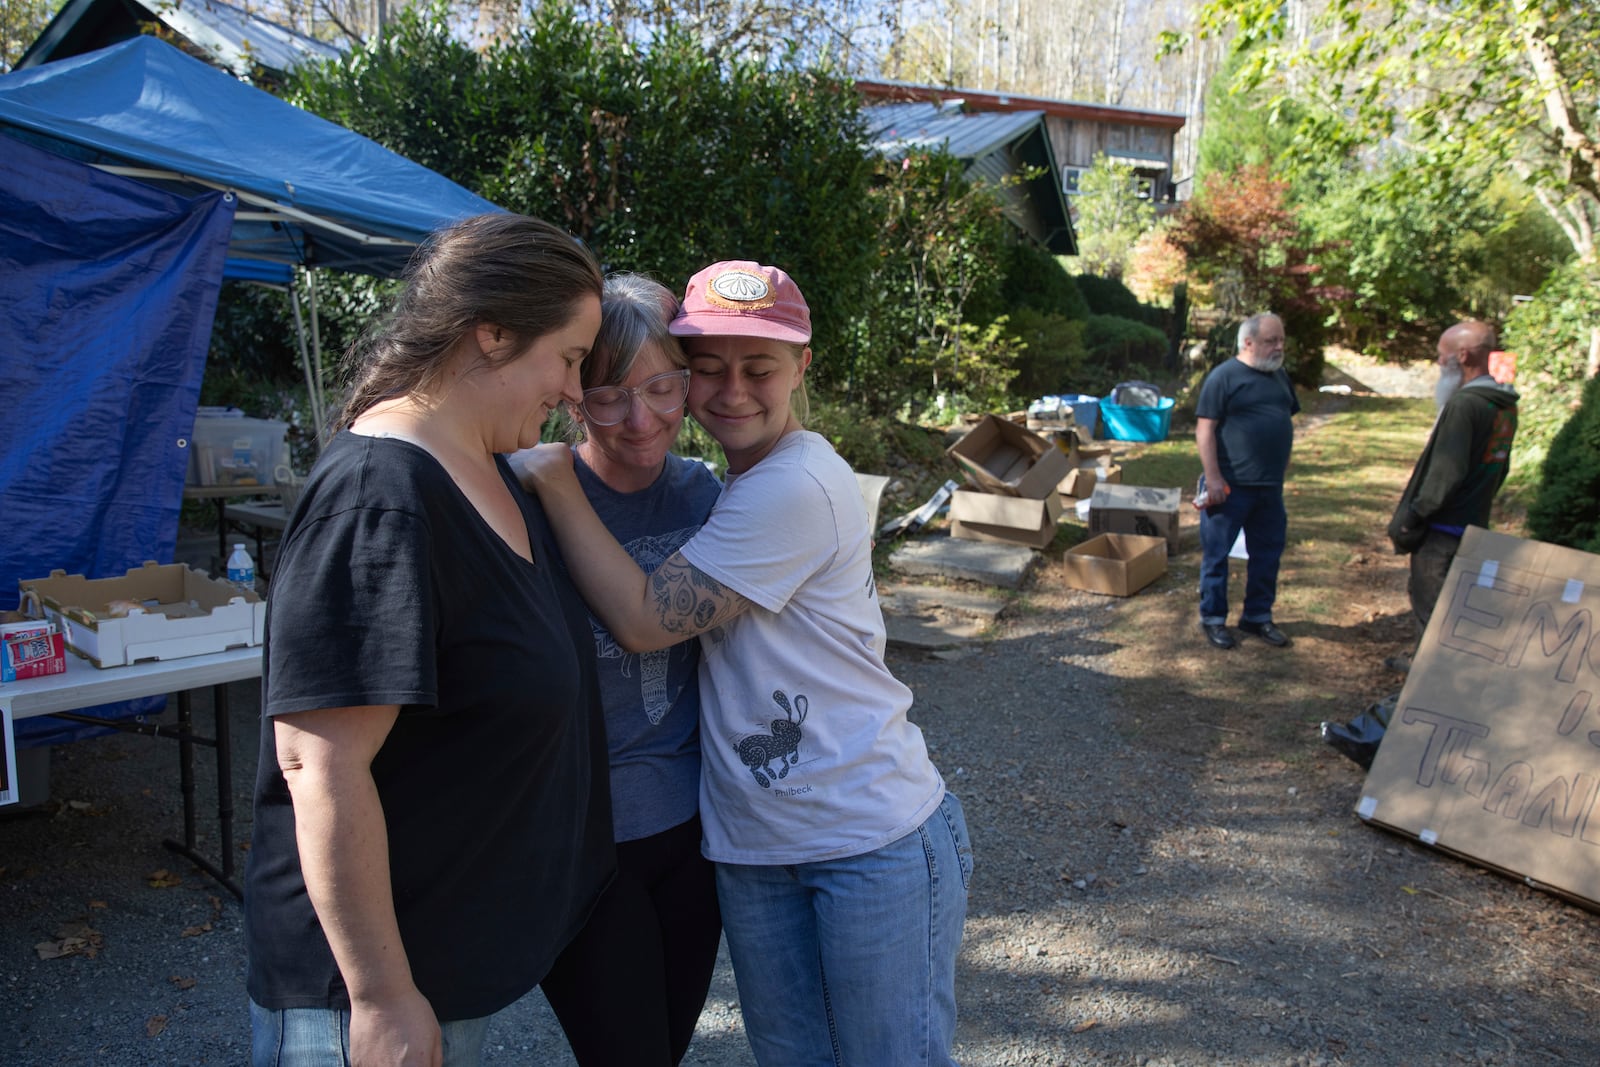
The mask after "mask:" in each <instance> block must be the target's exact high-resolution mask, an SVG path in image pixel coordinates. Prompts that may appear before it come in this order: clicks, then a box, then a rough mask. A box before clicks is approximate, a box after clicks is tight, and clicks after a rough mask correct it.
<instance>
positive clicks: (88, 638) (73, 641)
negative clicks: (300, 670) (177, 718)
mask: <svg viewBox="0 0 1600 1067" xmlns="http://www.w3.org/2000/svg"><path fill="white" fill-rule="evenodd" d="M18 585H19V586H20V587H21V591H22V601H23V603H24V604H26V605H30V606H31V607H32V608H33V609H34V612H33V613H34V614H42V615H44V616H45V617H46V618H48V619H49V620H50V621H51V622H53V623H55V624H56V627H57V629H59V630H60V631H61V633H62V634H63V635H64V636H65V638H66V645H67V647H68V648H69V649H71V650H72V651H73V652H75V653H77V654H78V655H80V656H82V657H83V658H84V659H86V660H88V661H89V662H91V663H93V664H94V665H95V666H96V667H121V666H125V665H127V664H130V663H136V662H138V661H139V660H148V659H180V658H182V657H184V656H203V655H205V654H207V653H210V652H221V651H223V650H225V649H229V648H238V647H242V646H246V645H259V644H261V642H262V639H263V638H264V637H265V635H266V622H267V604H266V601H264V600H262V599H261V597H260V596H258V595H257V594H256V593H254V592H253V591H246V590H243V589H240V588H239V587H238V586H235V585H233V584H231V583H229V582H225V581H222V580H220V579H216V578H212V577H210V576H208V575H206V574H205V573H203V572H201V571H197V570H194V569H193V568H191V567H188V566H185V565H183V564H180V563H169V564H166V565H164V566H163V565H158V564H156V563H146V564H145V565H144V566H142V567H135V568H133V569H131V570H129V571H128V573H127V574H126V575H124V576H123V577H121V578H93V579H90V578H85V577H84V576H83V575H81V574H67V573H65V572H64V571H60V570H56V571H51V572H50V577H48V578H32V579H25V580H24V581H21V582H19V583H18ZM119 600H120V601H131V602H133V603H135V604H137V605H140V606H138V607H133V608H131V609H129V610H128V611H127V613H126V614H113V609H112V607H111V604H112V602H113V601H119Z"/></svg>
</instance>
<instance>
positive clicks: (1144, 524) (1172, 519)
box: [1089, 482, 1183, 556]
mask: <svg viewBox="0 0 1600 1067" xmlns="http://www.w3.org/2000/svg"><path fill="white" fill-rule="evenodd" d="M1182 498H1183V493H1182V491H1181V490H1178V489H1152V488H1150V487H1149V486H1145V485H1116V484H1113V483H1109V482H1102V483H1101V484H1099V485H1097V486H1096V487H1095V489H1094V493H1093V495H1092V496H1091V497H1090V500H1089V532H1090V533H1092V534H1099V533H1129V534H1142V535H1144V536H1146V537H1164V538H1166V540H1167V555H1169V556H1171V555H1173V554H1174V553H1176V552H1177V551H1178V506H1179V504H1180V503H1181V502H1182Z"/></svg>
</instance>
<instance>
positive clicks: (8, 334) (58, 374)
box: [0, 37, 500, 743]
mask: <svg viewBox="0 0 1600 1067" xmlns="http://www.w3.org/2000/svg"><path fill="white" fill-rule="evenodd" d="M7 146H9V147H7ZM36 150H37V151H36ZM0 163H3V164H4V165H3V166H0V397H3V398H4V401H5V403H6V410H7V414H6V417H5V419H4V420H0V516H3V517H4V519H5V524H4V536H3V539H0V608H4V607H10V606H12V605H14V604H15V603H16V594H17V582H18V580H19V579H26V578H36V577H43V576H45V575H47V574H48V573H49V571H50V570H51V569H52V568H55V567H60V568H62V569H64V570H66V571H67V572H68V573H81V574H87V575H88V576H89V577H91V578H97V577H107V576H110V575H117V574H121V573H122V572H123V571H124V570H125V569H126V568H127V567H128V566H130V565H136V564H138V563H139V562H141V561H143V560H145V559H155V560H157V561H159V562H170V561H171V558H172V553H173V542H174V539H175V537H176V534H177V520H178V508H179V506H180V504H181V503H182V495H183V482H184V469H185V462H184V461H185V457H186V453H185V452H184V451H183V447H182V446H183V445H184V444H186V443H187V441H186V440H185V439H186V438H187V436H188V434H189V433H190V431H191V429H192V427H193V424H194V413H195V403H196V400H197V398H198V392H199V379H200V374H201V372H202V369H203V366H204V360H205V352H206V346H207V341H208V338H209V335H210V330H211V323H212V318H213V314H214V312H215V308H216V299H217V292H218V289H219V287H220V286H221V283H222V279H223V277H224V276H227V277H238V278H250V279H254V280H264V281H275V282H287V281H289V280H290V278H291V268H292V267H293V266H294V265H304V266H308V267H327V268H331V269H336V270H343V271H355V272H359V273H364V274H376V275H383V276H389V275H394V274H398V273H399V272H400V270H401V269H402V268H403V267H404V266H405V264H406V261H407V260H408V259H409V258H410V255H411V252H412V249H413V248H414V247H415V245H416V244H417V243H418V242H419V241H421V240H422V239H423V238H424V237H425V236H426V235H427V234H428V233H430V232H431V231H433V230H435V229H437V228H439V227H440V226H443V225H446V224H448V223H450V222H453V221H456V220H458V219H461V218H465V217H467V216H469V215H477V214H481V213H483V212H487V211H498V210H500V209H499V208H497V207H495V205H493V204H491V203H489V202H488V201H487V200H484V199H482V198H481V197H478V196H475V195H474V194H472V193H470V192H468V191H467V190H466V189H463V188H462V187H461V186H459V185H457V184H455V183H454V182H452V181H450V180H448V179H446V178H444V177H442V176H440V175H438V174H435V173H434V172H433V171H431V170H428V169H427V168H426V167H423V166H420V165H418V164H416V163H413V162H411V161H409V160H407V159H405V158H404V157H402V156H398V155H396V154H394V153H393V152H390V151H389V150H388V149H386V148H383V147H382V146H380V145H378V144H375V143H374V142H372V141H369V140H367V139H366V138H365V137H361V136H359V135H358V134H355V133H352V132H350V131H349V130H346V129H344V128H342V127H340V126H335V125H333V124H332V123H329V122H326V121H324V120H322V119H320V118H317V117H316V116H315V115H312V114H310V113H309V112H306V111H302V110H300V109H299V108H296V107H293V106H292V105H289V104H286V103H284V102H283V101H281V100H278V99H277V98H275V97H273V96H272V95H270V94H268V93H265V92H262V91H261V90H259V89H256V88H253V87H252V86H250V85H247V84H245V83H244V82H241V81H239V80H237V79H236V78H234V77H232V76H231V75H228V74H225V73H223V72H222V71H219V70H215V69H213V68H211V67H209V66H207V65H206V64H204V63H202V62H200V61H199V60H196V59H192V58H190V57H189V56H187V55H185V54H184V53H182V52H180V51H178V50H177V49H175V48H173V47H172V46H170V45H167V44H164V43H162V42H161V41H158V40H156V39H154V38H151V37H139V38H135V39H133V40H129V41H124V42H122V43H120V44H116V45H113V46H111V47H109V48H105V49H102V50H100V51H98V52H91V53H88V54H85V55H81V56H74V57H72V58H69V59H62V60H58V61H56V62H53V63H47V64H45V65H43V66H40V67H35V68H31V69H28V70H21V71H14V72H12V73H10V74H5V75H0ZM85 164H88V165H87V166H86V165H85ZM293 303H294V307H295V310H296V319H297V323H298V316H299V304H298V301H294V302H293ZM312 306H313V309H314V307H315V305H314V303H313V305H312ZM301 354H302V359H303V361H305V363H306V377H307V382H308V385H309V386H310V387H311V389H312V403H313V405H314V412H313V414H314V415H315V412H316V410H317V409H319V407H320V402H321V397H320V392H321V389H320V386H321V383H320V377H319V375H320V366H321V362H320V357H319V358H317V359H315V360H312V359H309V358H307V354H306V352H305V348H304V343H303V338H302V346H301ZM316 422H317V424H318V425H319V427H320V426H321V423H322V420H321V418H320V417H317V418H316ZM148 703H149V702H145V704H142V705H138V706H135V707H131V708H128V709H126V710H122V711H111V712H105V713H107V714H130V713H140V712H142V711H144V710H146V706H147V705H148ZM96 710H97V711H100V710H101V709H96ZM41 722H42V720H41ZM41 722H34V723H31V724H24V725H25V726H26V727H27V729H23V730H20V731H19V733H20V734H23V735H26V736H25V737H24V743H27V742H28V741H30V740H31V741H32V743H41V742H44V741H47V740H49V741H53V740H56V739H64V738H65V737H66V736H75V735H76V734H75V733H72V730H75V729H76V728H69V729H68V731H67V732H65V733H56V734H49V733H45V734H41V733H39V732H38V731H39V730H44V729H46V726H44V725H41Z"/></svg>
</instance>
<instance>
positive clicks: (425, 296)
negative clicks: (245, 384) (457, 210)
mask: <svg viewBox="0 0 1600 1067" xmlns="http://www.w3.org/2000/svg"><path fill="white" fill-rule="evenodd" d="M404 279H405V287H404V288H403V289H402V290H401V292H400V295H399V296H398V297H397V298H396V299H395V302H394V305H393V307H392V308H391V309H390V311H389V313H388V315H387V316H386V317H385V318H384V320H383V322H382V324H381V325H379V326H378V327H376V328H375V329H372V330H369V331H368V332H367V333H365V334H363V335H362V336H361V338H360V339H358V340H357V341H356V343H355V344H354V345H352V346H351V348H350V353H349V357H348V362H349V363H350V364H351V365H352V366H353V367H354V368H355V374H354V385H353V387H352V388H351V391H350V398H349V400H347V401H346V402H345V405H344V408H343V410H342V411H341V412H340V414H339V418H338V420H337V423H336V425H335V429H340V430H342V429H347V428H349V426H350V424H351V423H353V422H354V421H355V420H356V418H357V416H359V415H360V414H361V413H362V412H364V411H366V410H367V409H369V408H371V407H372V406H373V405H374V404H378V403H380V402H382V401H384V400H390V399H393V398H394V397H399V396H405V395H406V394H408V393H411V392H413V391H415V390H417V389H422V388H426V387H427V386H428V385H429V384H431V383H432V382H434V381H435V380H436V379H437V377H438V375H439V374H440V372H441V371H442V369H443V368H444V365H445V363H446V362H447V361H448V359H449V358H450V356H451V354H452V353H453V352H454V351H455V347H456V345H457V343H459V342H460V340H461V339H462V338H463V337H465V336H466V335H467V334H468V333H470V332H471V331H472V330H473V329H474V328H476V327H477V326H479V325H482V324H486V323H492V324H493V325H495V326H497V327H499V328H501V329H504V330H508V331H510V333H511V335H512V337H513V339H515V341H516V342H517V343H516V344H515V345H513V346H512V347H511V352H512V354H511V355H509V356H507V357H504V358H505V359H507V360H511V359H516V358H518V357H519V356H521V355H522V354H523V353H525V352H526V351H527V350H528V347H529V346H530V345H532V344H533V342H535V341H537V340H538V339H539V338H540V337H543V336H544V335H546V334H548V333H552V332H554V331H556V330H559V329H561V328H562V327H563V326H566V325H567V324H568V323H569V322H571V321H572V317H573V315H574V314H576V312H577V308H578V304H579V303H580V302H581V301H582V300H583V299H584V298H585V297H590V296H592V297H595V298H597V299H598V298H599V296H600V291H601V284H602V279H601V274H600V266H599V264H598V263H596V262H595V258H594V256H593V254H591V253H590V251H589V250H588V249H587V248H585V247H584V246H583V245H582V244H581V243H579V241H578V240H577V239H576V238H574V237H572V236H571V235H570V234H568V233H566V232H564V231H562V230H561V229H559V228H557V227H555V226H552V225H550V224H549V223H548V222H544V221H542V220H540V219H535V218H530V217H528V216H527V215H513V214H510V213H505V212H497V213H495V214H490V215H477V216H474V217H472V218H469V219H465V220H463V221H461V222H458V223H456V224H455V225H453V226H450V227H448V228H446V229H443V230H439V231H437V232H436V233H434V234H432V235H430V236H429V237H428V239H427V240H426V241H424V242H423V244H422V245H421V247H419V248H418V249H417V251H416V253H415V254H414V255H413V256H412V257H411V263H410V264H409V265H408V266H407V267H406V272H405V275H404Z"/></svg>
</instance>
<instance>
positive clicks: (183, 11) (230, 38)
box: [16, 0, 343, 76]
mask: <svg viewBox="0 0 1600 1067" xmlns="http://www.w3.org/2000/svg"><path fill="white" fill-rule="evenodd" d="M157 21H159V22H160V23H161V24H162V25H164V26H166V27H167V28H168V29H170V30H172V31H173V32H174V33H176V34H178V35H179V36H180V37H182V38H183V39H184V40H186V41H188V42H189V43H190V44H192V45H193V46H194V47H195V48H196V49H198V50H200V51H202V52H204V53H205V54H206V55H207V56H209V57H210V58H211V61H212V62H213V63H215V64H216V65H217V66H219V67H222V68H223V69H224V70H229V71H232V72H233V73H234V74H237V75H240V76H245V75H248V74H250V73H251V68H252V67H257V66H259V67H263V68H265V69H266V70H268V71H271V72H273V73H276V74H283V73H286V72H287V71H290V70H292V69H294V68H295V67H297V66H299V65H300V64H301V63H305V62H308V61H315V60H323V59H337V58H338V57H339V56H340V55H342V54H343V51H342V50H341V49H340V48H339V47H338V46H337V45H333V44H329V43H327V42H326V41H319V40H316V39H315V38H313V37H307V36H306V35H305V34H303V33H298V32H296V31H294V30H291V29H289V28H288V27H285V26H279V25H278V24H277V23H274V22H268V21H267V20H266V19H264V18H261V17H260V16H258V15H254V14H251V13H250V12H248V11H246V10H244V9H243V8H239V7H235V6H233V5H232V4H226V3H223V2H222V0H176V2H170V3H169V2H163V0H149V2H148V3H145V2H141V0H68V2H67V4H66V5H65V6H64V7H63V8H62V9H61V10H60V11H59V12H58V13H57V14H56V17H55V18H53V19H51V20H50V24H49V25H48V26H46V27H45V28H44V31H43V32H42V33H40V34H39V36H38V38H37V39H36V40H35V41H34V42H33V44H31V45H29V46H28V50H27V51H26V52H24V53H23V55H22V58H21V59H19V60H17V65H16V69H17V70H24V69H26V68H28V67H36V66H38V65H39V64H41V63H48V62H50V61H51V60H53V59H64V58H66V57H68V56H76V55H82V54H83V53H85V52H92V51H95V50H96V49H100V48H104V47H106V46H108V45H112V44H116V43H117V42H119V41H125V40H127V39H128V38H130V37H135V36H139V35H140V34H141V33H142V31H141V29H140V27H139V23H140V22H157Z"/></svg>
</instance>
